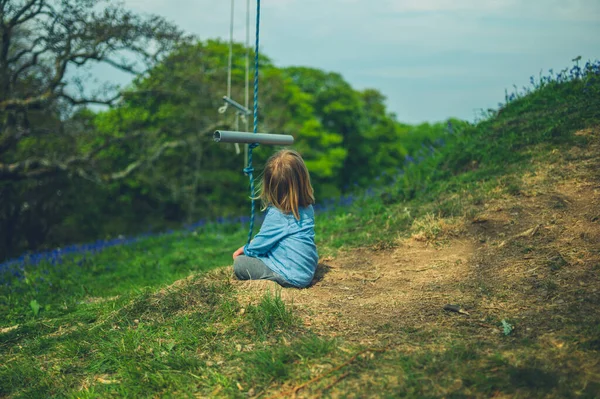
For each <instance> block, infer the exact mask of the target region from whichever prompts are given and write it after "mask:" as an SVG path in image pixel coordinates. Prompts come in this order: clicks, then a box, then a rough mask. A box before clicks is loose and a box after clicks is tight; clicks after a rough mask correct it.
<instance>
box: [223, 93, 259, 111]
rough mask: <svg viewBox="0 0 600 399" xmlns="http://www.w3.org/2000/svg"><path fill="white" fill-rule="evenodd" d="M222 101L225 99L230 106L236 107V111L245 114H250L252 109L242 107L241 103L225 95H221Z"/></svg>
mask: <svg viewBox="0 0 600 399" xmlns="http://www.w3.org/2000/svg"><path fill="white" fill-rule="evenodd" d="M223 101H225V102H226V103H228V104H229V105H231V106H232V107H235V108H237V110H238V111H240V112H243V113H244V114H246V116H248V115H250V114H252V111H250V110H249V109H248V108H246V107H244V106H243V105H242V104H240V103H238V102H237V101H235V100H232V99H231V98H229V97H227V96H223Z"/></svg>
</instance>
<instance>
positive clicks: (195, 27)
mask: <svg viewBox="0 0 600 399" xmlns="http://www.w3.org/2000/svg"><path fill="white" fill-rule="evenodd" d="M124 3H125V5H126V6H127V7H129V8H131V9H134V10H136V11H139V12H142V13H151V14H158V15H161V16H163V17H165V18H167V19H169V20H171V21H172V22H174V23H176V24H177V25H179V26H180V27H181V28H182V29H184V30H185V31H187V32H189V33H194V34H196V35H197V36H199V37H200V38H201V39H208V38H215V37H221V38H223V39H228V36H229V12H230V0H124ZM250 3H251V8H252V17H251V18H254V15H255V14H254V11H255V10H254V8H255V7H256V1H255V0H251V1H250ZM235 5H236V27H235V39H236V40H238V41H240V42H242V41H244V40H245V13H246V0H236V2H235ZM253 23H254V21H252V24H253ZM251 35H254V28H253V27H252V30H251ZM261 51H262V52H263V53H264V54H265V55H267V56H269V57H270V58H271V59H272V60H273V61H274V62H275V64H276V65H279V66H290V65H303V66H311V67H316V68H320V69H324V70H327V71H335V72H339V73H341V74H342V75H343V76H344V78H345V79H346V80H348V81H349V82H350V83H351V84H352V85H353V86H354V87H355V88H358V89H363V88H376V89H378V90H380V91H381V92H382V93H383V94H384V95H385V96H386V97H387V99H388V108H389V110H390V111H391V112H394V113H396V114H397V116H398V119H399V120H401V121H403V122H409V123H417V122H423V121H429V122H432V121H438V120H443V119H445V118H448V117H450V116H453V117H459V118H463V119H468V120H473V119H474V117H475V113H476V111H477V110H478V109H482V108H483V109H485V108H489V107H495V106H496V104H497V103H498V102H499V101H502V100H503V99H504V89H505V88H511V87H512V85H513V84H517V85H518V86H523V85H525V84H527V83H528V82H529V77H530V76H531V75H536V76H537V75H538V74H539V73H540V70H542V69H543V70H544V71H547V70H548V69H550V68H554V70H558V69H562V68H565V67H567V66H570V65H571V64H572V63H571V59H573V58H574V57H576V56H579V55H581V56H582V57H583V59H584V60H587V59H597V58H600V0H560V1H559V0H263V1H261ZM223 62H224V64H225V63H226V60H223Z"/></svg>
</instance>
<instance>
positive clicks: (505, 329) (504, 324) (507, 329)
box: [502, 319, 515, 335]
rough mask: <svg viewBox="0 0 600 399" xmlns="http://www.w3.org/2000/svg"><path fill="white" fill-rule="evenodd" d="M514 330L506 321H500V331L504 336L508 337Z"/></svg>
mask: <svg viewBox="0 0 600 399" xmlns="http://www.w3.org/2000/svg"><path fill="white" fill-rule="evenodd" d="M514 329H515V327H514V326H513V325H512V324H510V323H509V322H507V321H506V320H504V319H503V320H502V330H503V332H504V335H510V333H511V332H512V331H513V330H514Z"/></svg>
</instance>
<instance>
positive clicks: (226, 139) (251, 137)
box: [213, 130, 294, 145]
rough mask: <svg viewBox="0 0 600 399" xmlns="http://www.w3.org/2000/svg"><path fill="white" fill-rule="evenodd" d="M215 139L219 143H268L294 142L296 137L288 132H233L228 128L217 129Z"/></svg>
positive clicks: (214, 134) (287, 143)
mask: <svg viewBox="0 0 600 399" xmlns="http://www.w3.org/2000/svg"><path fill="white" fill-rule="evenodd" d="M213 139H214V140H215V141H216V142H217V143H245V144H252V143H258V144H267V145H292V144H294V137H293V136H290V135H287V134H270V133H247V132H231V131H227V130H217V131H216V132H214V133H213Z"/></svg>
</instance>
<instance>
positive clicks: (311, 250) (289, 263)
mask: <svg viewBox="0 0 600 399" xmlns="http://www.w3.org/2000/svg"><path fill="white" fill-rule="evenodd" d="M298 211H299V213H300V220H296V218H295V217H294V215H293V214H292V213H289V214H284V213H282V212H281V211H280V210H279V209H277V208H276V207H274V206H270V207H268V208H267V213H266V215H265V220H264V221H263V224H262V226H261V228H260V231H259V232H258V234H257V235H256V236H255V237H254V239H253V240H252V242H250V244H247V245H245V246H244V254H245V255H246V256H251V257H253V258H258V259H260V260H261V261H263V263H264V264H265V265H267V267H268V268H269V269H271V270H273V271H274V272H275V273H279V274H280V275H281V276H282V277H283V278H285V279H286V280H287V281H288V282H289V283H291V284H293V285H295V286H297V287H306V286H308V285H309V284H310V282H311V281H312V279H313V277H314V275H315V271H316V270H317V263H318V262H319V255H318V254H317V246H316V245H315V212H314V210H313V207H312V205H309V206H307V207H306V208H300V209H299V210H298Z"/></svg>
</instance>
